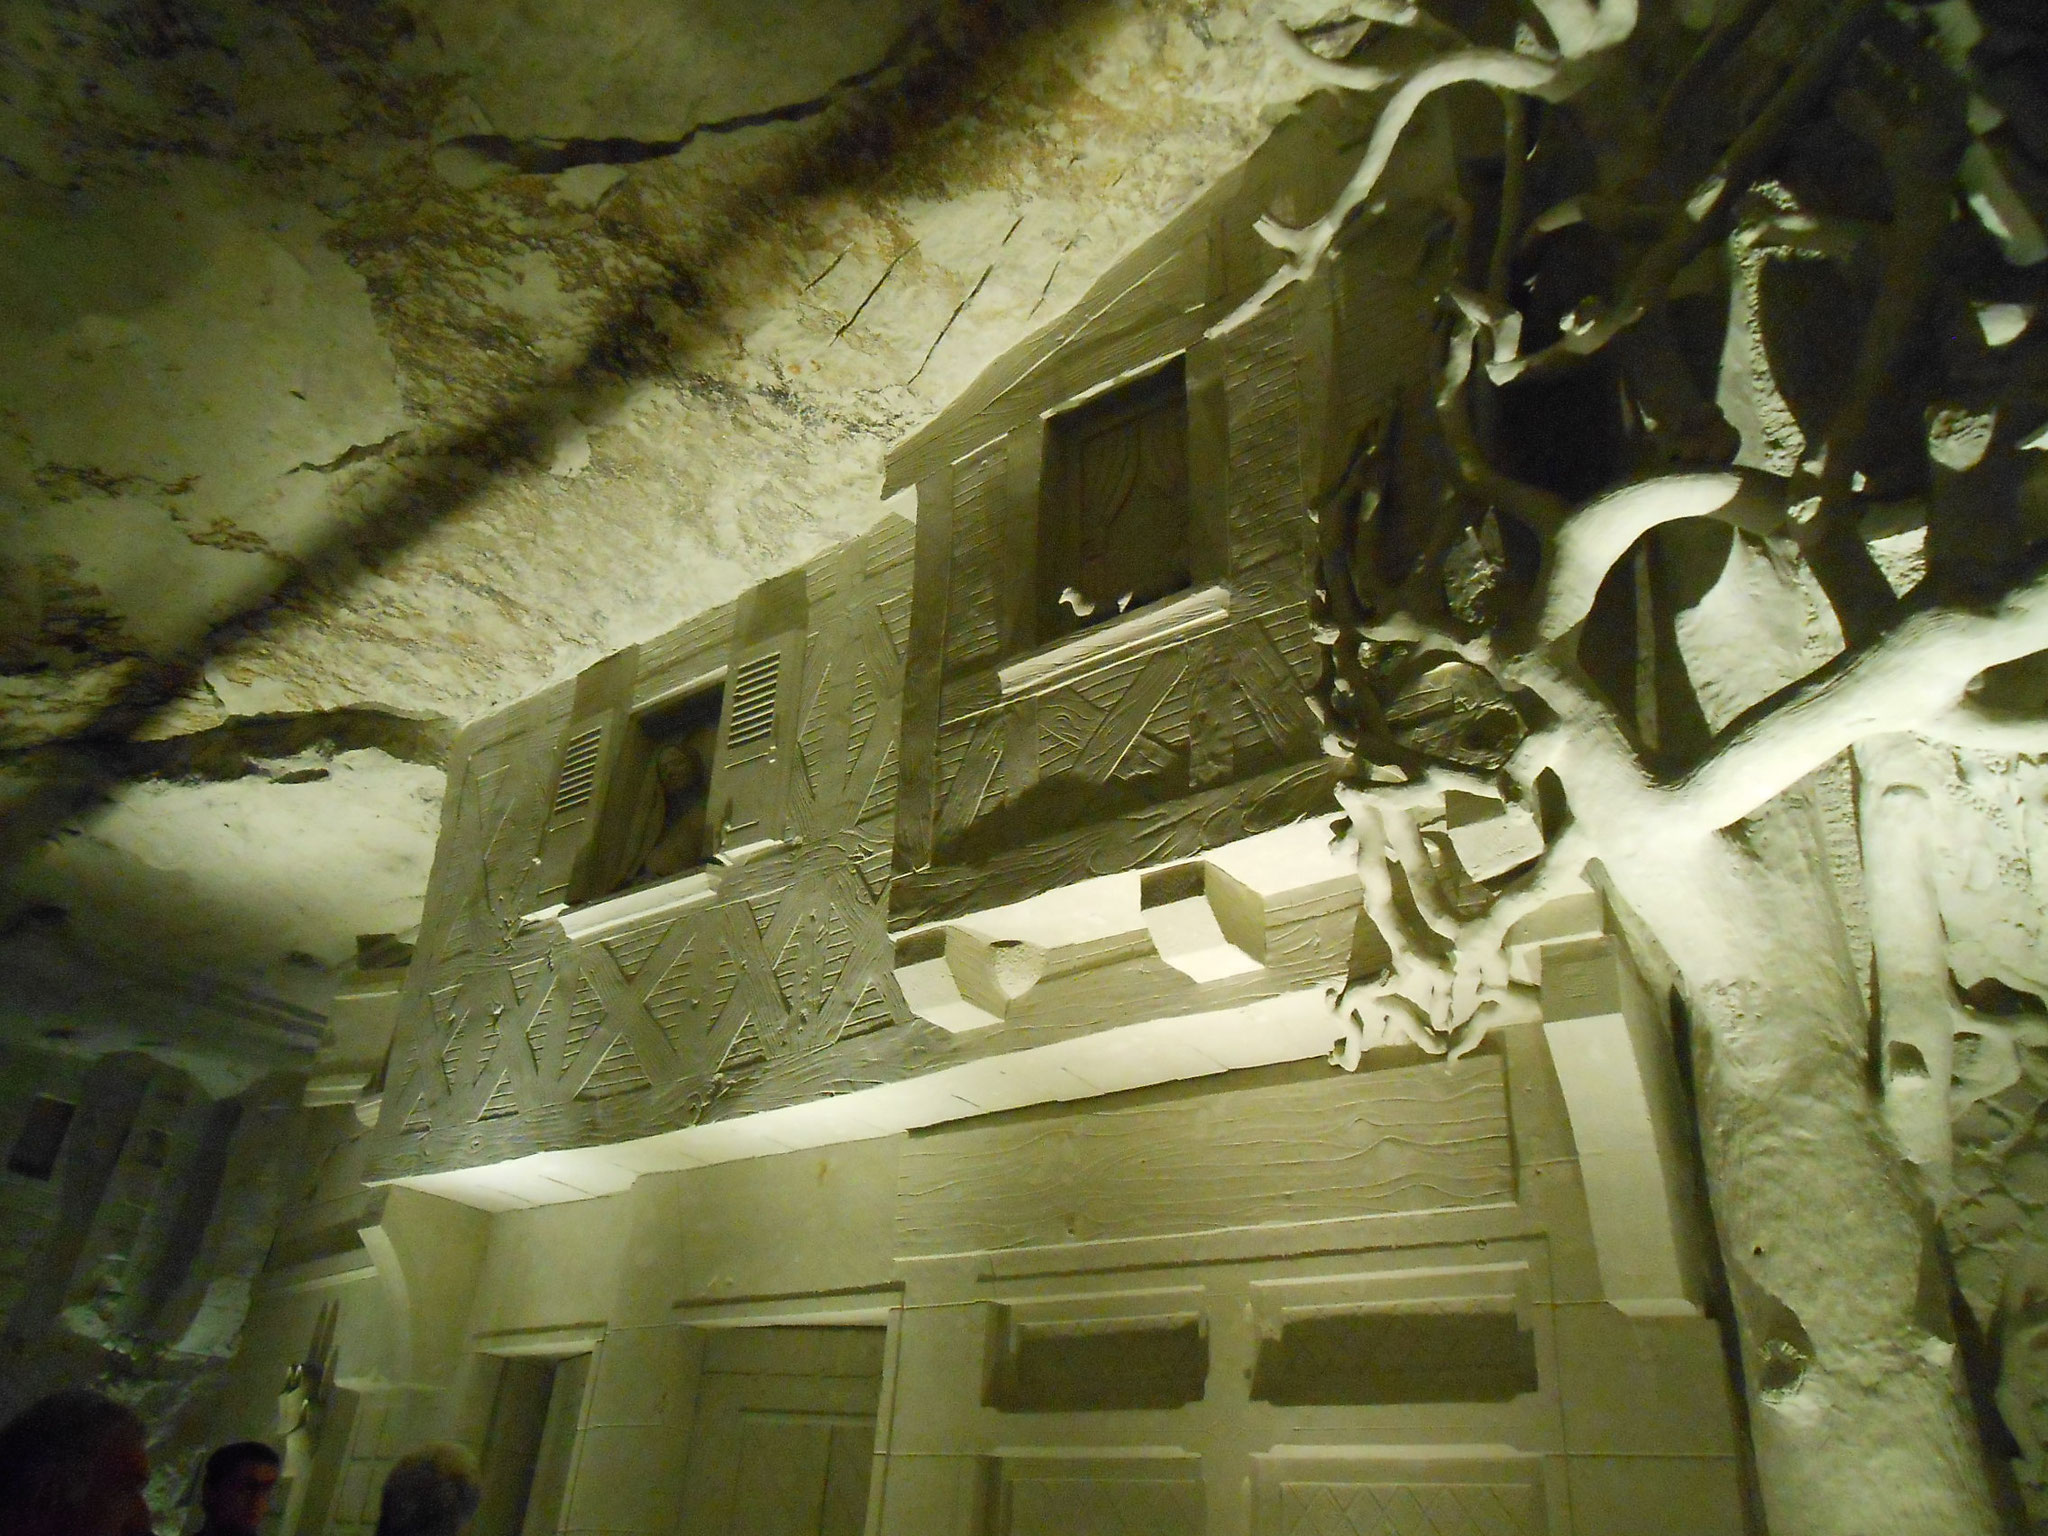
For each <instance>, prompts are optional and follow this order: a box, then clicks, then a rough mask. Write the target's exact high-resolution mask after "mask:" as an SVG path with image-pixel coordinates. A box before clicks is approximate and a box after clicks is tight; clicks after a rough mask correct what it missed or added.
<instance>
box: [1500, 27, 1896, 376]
mask: <svg viewBox="0 0 2048 1536" xmlns="http://www.w3.org/2000/svg"><path fill="white" fill-rule="evenodd" d="M1882 11H1883V0H1848V3H1847V4H1845V5H1844V6H1843V7H1842V8H1841V10H1839V11H1838V12H1836V14H1835V17H1834V20H1833V21H1832V22H1831V23H1830V24H1829V25H1828V27H1827V28H1826V30H1825V31H1823V32H1822V33H1821V35H1820V36H1819V37H1818V38H1816V39H1815V40H1814V45H1813V47H1812V48H1810V49H1809V50H1807V52H1806V53H1805V54H1804V55H1803V56H1802V57H1801V59H1800V62H1799V64H1798V65H1797V66H1796V67H1795V68H1794V69H1793V71H1792V73H1791V74H1790V75H1788V76H1787V77H1786V79H1785V83H1784V84H1783V85H1782V86H1780V87H1779V89H1778V92H1777V94H1776V95H1775V96H1773V97H1772V98H1771V101H1770V104H1769V105H1768V106H1766V107H1765V108H1764V110H1763V111H1762V112H1760V113H1759V114H1758V115H1757V117H1756V119H1755V121H1753V122H1752V123H1751V124H1750V125H1749V127H1747V128H1746V129H1744V130H1743V131H1742V133H1741V134H1740V135H1739V136H1738V137H1737V138H1736V140H1735V142H1734V144H1732V145H1730V146H1729V149H1728V152H1727V153H1726V154H1725V155H1723V156H1722V158H1721V162H1720V164H1719V165H1718V166H1717V167H1716V168H1715V169H1714V171H1713V173H1712V174H1711V175H1709V176H1708V177H1707V178H1706V179H1705V180H1704V181H1702V182H1701V183H1700V184H1699V186H1698V187H1697V188H1696V189H1695V190H1694V192H1693V194H1692V196H1690V197H1689V198H1687V199H1686V201H1685V203H1684V204H1683V206H1681V207H1680V208H1678V209H1677V210H1675V211H1674V212H1673V213H1671V214H1670V216H1669V218H1668V220H1667V222H1666V224H1665V228H1664V232H1663V234H1662V235H1660V236H1659V237H1658V239H1657V242H1656V243H1655V244H1654V245H1652V246H1651V247H1650V249H1649V250H1648V251H1647V252H1646V253H1645V254H1644V256H1643V258H1642V259H1641V261H1639V262H1638V263H1637V264H1636V267H1635V270H1634V271H1633V272H1632V273H1630V275H1629V279H1628V282H1627V283H1626V285H1625V286H1624V287H1623V289H1622V291H1621V294H1620V296H1619V297H1617V298H1616V299H1615V301H1614V302H1613V303H1612V304H1611V305H1610V306H1608V308H1607V310H1606V312H1605V313H1604V314H1602V315H1600V316H1599V317H1598V318H1597V319H1596V320H1594V321H1593V322H1592V323H1591V324H1589V325H1586V326H1584V327H1582V328H1580V329H1577V330H1571V331H1567V332H1566V333H1565V334H1564V335H1563V336H1560V337H1559V338H1558V339H1557V340H1556V341H1554V342H1552V343H1551V344H1550V345H1549V346H1547V347H1545V348H1544V349H1543V350H1542V351H1540V352H1535V353H1532V354H1530V355H1529V356H1527V357H1524V358H1516V359H1513V360H1511V361H1508V362H1502V363H1496V364H1494V365H1493V366H1492V368H1491V369H1490V372H1491V374H1492V376H1493V379H1494V382H1495V383H1501V384H1504V383H1506V382H1507V381H1508V380H1510V379H1515V378H1519V377H1521V376H1522V375H1523V374H1525V373H1531V372H1538V371H1542V370H1545V369H1549V368H1554V367H1558V366H1561V365H1563V364H1566V363H1568V362H1571V361H1572V360H1574V359H1577V358H1581V357H1590V356H1591V355H1592V354H1593V353H1595V352H1598V351H1599V350H1600V349H1601V348H1602V347H1604V346H1606V345H1607V343H1608V342H1610V341H1612V340H1613V339H1614V338H1615V337H1616V336H1617V335H1619V334H1620V333H1621V332H1622V331H1624V330H1626V329H1627V328H1628V327H1629V326H1631V325H1634V324H1635V323H1636V321H1638V320H1640V319H1641V318H1642V317H1643V316H1644V315H1645V314H1647V313H1648V312H1649V310H1650V309H1651V308H1652V307H1653V306H1654V305H1656V304H1659V303H1661V302H1662V301H1663V298H1664V295H1665V293H1666V292H1667V291H1668V290H1669V289H1670V287H1671V283H1672V280H1673V279H1674V278H1676V277H1677V276H1678V274H1679V272H1680V271H1681V270H1682V269H1683V268H1684V267H1685V265H1686V263H1687V262H1689V261H1691V260H1692V258H1693V257H1694V256H1696V255H1698V254H1699V253H1700V252H1701V251H1703V250H1704V249H1706V247H1707V246H1708V245H1709V244H1710V243H1711V242H1712V241H1714V240H1716V239H1718V238H1719V237H1720V235H1721V232H1722V231H1723V230H1724V229H1725V228H1726V227H1727V221H1728V218H1729V210H1730V208H1731V207H1732V205H1733V204H1734V202H1735V199H1736V198H1737V196H1739V195H1740V193H1741V192H1742V190H1743V189H1744V188H1745V187H1747V186H1748V185H1749V184H1750V183H1751V182H1752V181H1754V180H1755V179H1756V178H1757V176H1758V175H1760V174H1761V173H1762V171H1763V169H1764V167H1765V166H1766V165H1767V164H1768V163H1769V162H1770V161H1771V159H1772V158H1773V157H1774V156H1775V155H1776V154H1777V152H1778V150H1779V147H1780V146H1781V145H1782V144H1783V143H1784V140H1785V136H1786V135H1787V134H1788V133H1789V132H1790V131H1791V130H1792V128H1793V127H1794V126H1795V125H1796V124H1797V123H1798V122H1800V121H1801V120H1802V119H1803V118H1804V117H1805V116H1806V115H1807V113H1808V112H1809V111H1811V110H1812V108H1813V105H1814V103H1815V102H1816V101H1817V100H1819V98H1820V96H1821V93H1822V92H1823V91H1825V90H1826V89H1827V88H1828V87H1829V86H1830V85H1831V84H1832V83H1833V81H1834V77H1835V74H1836V72H1837V71H1838V70H1839V69H1840V68H1841V66H1842V63H1843V61H1844V60H1846V59H1847V58H1848V56H1849V54H1850V52H1851V51H1852V50H1853V49H1854V48H1855V47H1856V46H1857V44H1859V43H1860V42H1862V40H1863V38H1864V35H1865V34H1866V33H1867V32H1868V31H1869V30H1870V28H1871V27H1872V26H1873V25H1875V24H1876V21H1877V19H1878V16H1879V15H1880V14H1881V13H1882Z"/></svg>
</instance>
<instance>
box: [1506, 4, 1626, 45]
mask: <svg viewBox="0 0 2048 1536" xmlns="http://www.w3.org/2000/svg"><path fill="white" fill-rule="evenodd" d="M1529 3H1530V4H1532V5H1533V6H1535V7H1536V11H1537V14H1539V15H1540V16H1542V18H1543V19H1544V21H1545V22H1546V23H1548V24H1549V27H1550V35H1551V37H1553V38H1554V39H1556V41H1557V51H1558V52H1559V53H1560V54H1562V55H1563V56H1564V57H1565V58H1567V59H1583V58H1584V57H1586V55H1588V54H1590V53H1598V52H1599V51H1600V50H1601V49H1603V48H1612V47H1614V46H1615V45H1616V44H1617V43H1625V42H1627V41H1628V39H1629V35H1630V34H1631V33H1633V32H1634V31H1635V29H1636V0H1594V3H1593V4H1591V5H1588V4H1587V3H1586V0H1529Z"/></svg>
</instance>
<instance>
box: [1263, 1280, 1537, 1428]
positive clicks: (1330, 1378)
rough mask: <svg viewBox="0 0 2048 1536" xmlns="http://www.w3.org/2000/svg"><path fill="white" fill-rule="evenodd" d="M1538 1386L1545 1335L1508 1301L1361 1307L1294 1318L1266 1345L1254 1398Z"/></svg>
mask: <svg viewBox="0 0 2048 1536" xmlns="http://www.w3.org/2000/svg"><path fill="white" fill-rule="evenodd" d="M1535 1390H1536V1341H1535V1338H1534V1336H1533V1335H1532V1334H1531V1333H1530V1332H1529V1330H1528V1329H1527V1328H1525V1327H1523V1326H1522V1322H1521V1319H1520V1318H1519V1317H1518V1316H1517V1315H1516V1314H1515V1312H1514V1311H1513V1310H1512V1309H1511V1308H1508V1307H1492V1306H1459V1305H1454V1304H1453V1305H1444V1306H1439V1307H1434V1308H1430V1309H1427V1310H1422V1309H1410V1308H1406V1307H1388V1308H1378V1307H1375V1308H1361V1309H1359V1310H1355V1311H1334V1312H1329V1313H1324V1314H1322V1315H1320V1316H1314V1315H1312V1316H1308V1317H1296V1318H1290V1319H1288V1321H1287V1323H1286V1325H1285V1326H1284V1327H1283V1328H1282V1329H1281V1331H1280V1333H1279V1335H1278V1336H1277V1337H1269V1338H1267V1339H1265V1340H1263V1341H1262V1342H1261V1343H1260V1345H1259V1355H1258V1363H1257V1365H1256V1367H1255V1368H1254V1370H1253V1373H1252V1398H1253V1400H1254V1401H1256V1402H1263V1403H1273V1404H1275V1405H1277V1406H1279V1407H1284V1408H1299V1407H1312V1406H1328V1405H1337V1404H1379V1403H1504V1402H1507V1401H1508V1400H1509V1399H1511V1398H1514V1397H1517V1396H1519V1395H1521V1394H1522V1393H1524V1392H1533V1391H1535Z"/></svg>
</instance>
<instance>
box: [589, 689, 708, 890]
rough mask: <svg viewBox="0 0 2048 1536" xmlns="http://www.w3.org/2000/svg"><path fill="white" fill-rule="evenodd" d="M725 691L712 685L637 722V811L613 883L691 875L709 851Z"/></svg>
mask: <svg viewBox="0 0 2048 1536" xmlns="http://www.w3.org/2000/svg"><path fill="white" fill-rule="evenodd" d="M723 697H724V690H723V689H721V688H712V689H709V690H707V691H706V692H704V693H700V694H693V695H692V696H690V697H689V698H686V699H684V700H682V701H681V702H680V703H677V704H674V705H670V706H668V707H666V708H664V709H661V710H659V711H652V712H650V713H648V714H647V715H644V716H641V717H640V718H639V719H636V720H635V721H634V725H635V727H636V728H637V731H638V740H637V741H636V742H635V743H634V745H635V746H636V747H637V749H638V750H637V751H636V752H635V753H634V754H633V755H634V757H635V758H636V759H637V766H636V768H635V769H634V770H633V771H634V782H635V788H634V801H633V812H632V816H631V819H630V822H629V823H628V825H627V827H626V832H625V837H624V840H623V843H622V844H621V845H620V847H621V852H620V855H619V857H618V859H617V862H615V863H613V864H612V865H611V867H612V868H613V869H614V870H616V871H617V872H618V873H617V876H616V877H615V883H614V885H613V887H612V888H613V889H614V890H629V889H631V888H633V887H634V886H640V885H648V884H651V883H653V882H654V881H657V880H669V879H673V878H674V877H675V876H677V875H683V874H688V873H689V872H690V871H691V870H693V869H696V868H698V867H699V866H700V865H702V864H703V863H705V862H706V861H707V860H708V859H709V858H710V857H711V852H712V849H711V835H710V827H709V824H708V813H709V809H710V804H711V770H712V763H713V759H714V757H715V754H716V752H717V748H718V713H719V707H720V705H721V703H722V702H723Z"/></svg>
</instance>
